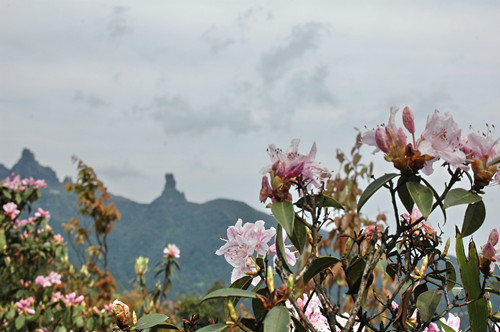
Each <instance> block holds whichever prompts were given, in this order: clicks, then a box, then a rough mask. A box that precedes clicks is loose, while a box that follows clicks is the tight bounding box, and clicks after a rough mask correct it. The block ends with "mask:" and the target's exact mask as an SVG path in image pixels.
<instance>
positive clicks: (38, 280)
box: [35, 276, 52, 288]
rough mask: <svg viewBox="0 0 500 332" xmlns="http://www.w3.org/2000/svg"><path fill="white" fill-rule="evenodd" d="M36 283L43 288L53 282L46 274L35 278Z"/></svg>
mask: <svg viewBox="0 0 500 332" xmlns="http://www.w3.org/2000/svg"><path fill="white" fill-rule="evenodd" d="M35 283H36V284H38V285H40V286H42V287H43V288H46V287H50V286H52V284H51V283H50V281H49V279H48V278H46V277H44V276H38V277H36V278H35Z"/></svg>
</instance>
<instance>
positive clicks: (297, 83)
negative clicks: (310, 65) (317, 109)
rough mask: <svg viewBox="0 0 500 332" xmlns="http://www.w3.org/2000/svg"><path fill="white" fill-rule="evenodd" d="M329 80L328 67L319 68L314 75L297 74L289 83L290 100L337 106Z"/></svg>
mask: <svg viewBox="0 0 500 332" xmlns="http://www.w3.org/2000/svg"><path fill="white" fill-rule="evenodd" d="M327 78H328V67H327V66H318V67H316V68H315V70H314V71H313V72H312V73H296V74H295V75H294V76H293V77H292V78H291V79H290V81H289V82H288V83H287V84H288V91H289V94H290V98H293V100H295V101H296V102H299V103H301V104H312V105H333V104H335V97H334V96H333V94H332V92H331V91H330V90H329V89H328V86H327V82H326V79H327Z"/></svg>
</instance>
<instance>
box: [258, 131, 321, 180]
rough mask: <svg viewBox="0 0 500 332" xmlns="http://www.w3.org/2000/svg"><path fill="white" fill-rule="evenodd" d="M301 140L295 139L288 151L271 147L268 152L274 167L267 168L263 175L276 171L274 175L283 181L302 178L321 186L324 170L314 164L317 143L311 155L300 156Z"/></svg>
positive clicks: (312, 148)
mask: <svg viewBox="0 0 500 332" xmlns="http://www.w3.org/2000/svg"><path fill="white" fill-rule="evenodd" d="M299 143H300V140H299V139H298V138H296V139H293V140H292V143H291V145H290V147H289V148H288V150H287V151H286V153H285V152H283V150H281V149H279V148H276V146H275V145H274V144H271V145H269V148H268V149H267V152H268V153H269V157H271V162H272V165H271V166H268V167H265V168H264V169H263V170H262V173H268V172H271V171H274V174H275V175H276V176H278V177H280V178H282V179H293V178H296V177H298V176H302V177H303V178H304V179H308V180H310V181H311V182H312V183H313V184H314V185H316V186H317V185H319V183H318V178H319V176H318V175H319V174H318V173H320V172H321V171H322V170H323V169H322V168H321V167H319V165H318V164H316V163H315V162H314V158H315V157H316V143H314V144H313V145H312V147H311V150H310V151H309V154H307V155H304V154H299V153H298V147H299Z"/></svg>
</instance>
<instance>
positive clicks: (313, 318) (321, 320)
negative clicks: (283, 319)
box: [285, 294, 356, 332]
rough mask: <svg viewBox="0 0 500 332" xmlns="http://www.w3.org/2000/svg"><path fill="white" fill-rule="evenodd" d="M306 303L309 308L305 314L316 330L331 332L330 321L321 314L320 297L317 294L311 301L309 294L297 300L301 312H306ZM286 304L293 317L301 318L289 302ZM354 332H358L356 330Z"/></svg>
mask: <svg viewBox="0 0 500 332" xmlns="http://www.w3.org/2000/svg"><path fill="white" fill-rule="evenodd" d="M306 303H307V308H306V309H305V312H304V314H305V315H306V317H307V319H308V320H309V322H311V324H312V325H313V326H314V328H315V329H316V330H318V331H321V332H330V331H331V329H330V325H328V320H327V319H326V317H325V316H323V314H322V313H321V309H322V305H321V301H320V300H319V297H318V296H317V295H316V294H314V295H313V296H312V297H311V299H310V300H309V297H308V296H307V294H304V295H303V296H302V297H299V298H297V304H298V306H299V307H300V309H301V310H304V306H305V305H306ZM285 304H286V306H287V308H289V309H290V311H291V312H292V315H294V316H295V317H296V318H299V315H298V314H297V312H296V311H295V308H294V307H293V306H292V304H291V303H290V302H289V301H286V303H285ZM338 318H339V316H337V319H338ZM354 330H355V331H356V329H354ZM338 331H340V330H338Z"/></svg>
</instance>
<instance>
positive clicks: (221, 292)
mask: <svg viewBox="0 0 500 332" xmlns="http://www.w3.org/2000/svg"><path fill="white" fill-rule="evenodd" d="M221 297H222V298H225V297H246V298H255V297H257V294H256V293H255V292H252V291H248V290H244V289H238V288H221V289H217V290H214V291H213V292H210V293H209V294H207V295H205V296H204V297H203V298H202V299H201V302H203V301H206V300H210V299H216V298H221Z"/></svg>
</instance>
